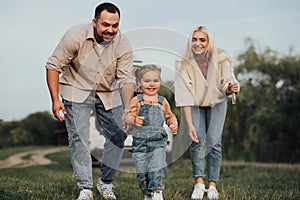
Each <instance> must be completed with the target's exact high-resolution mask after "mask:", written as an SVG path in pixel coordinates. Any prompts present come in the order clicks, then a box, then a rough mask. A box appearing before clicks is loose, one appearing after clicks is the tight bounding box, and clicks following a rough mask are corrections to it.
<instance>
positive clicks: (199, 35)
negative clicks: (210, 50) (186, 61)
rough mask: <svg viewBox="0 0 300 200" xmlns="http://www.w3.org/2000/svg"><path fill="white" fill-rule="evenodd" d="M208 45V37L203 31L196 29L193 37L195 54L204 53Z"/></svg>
mask: <svg viewBox="0 0 300 200" xmlns="http://www.w3.org/2000/svg"><path fill="white" fill-rule="evenodd" d="M207 47H208V37H207V34H206V33H203V32H202V31H195V32H194V34H193V37H192V51H193V53H194V54H196V55H197V54H202V53H204V52H205V50H206V49H207Z"/></svg>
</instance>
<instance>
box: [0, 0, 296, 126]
mask: <svg viewBox="0 0 300 200" xmlns="http://www.w3.org/2000/svg"><path fill="white" fill-rule="evenodd" d="M101 2H102V1H95V0H85V1H73V0H63V1H62V0H51V1H49V0H48V1H40V0H18V1H17V0H10V1H1V3H0V30H1V31H0V34H1V36H0V68H1V73H0V85H1V92H0V119H2V120H4V121H13V120H21V119H23V118H25V117H26V116H28V115H29V114H31V113H34V112H40V111H49V112H51V100H50V95H49V92H48V89H47V84H46V79H45V63H46V61H47V59H48V57H49V56H50V55H51V53H52V52H53V50H54V48H55V47H56V45H57V43H58V42H59V40H60V38H61V37H62V35H63V34H64V33H65V31H66V30H67V29H69V28H70V27H71V26H73V25H76V24H80V23H89V22H91V20H92V18H93V16H94V9H95V7H96V6H97V5H98V4H99V3H101ZM110 2H112V3H115V4H116V5H117V6H118V7H119V8H120V10H121V21H120V30H121V31H122V32H123V33H124V34H126V35H127V36H128V38H129V40H130V42H131V43H132V46H133V52H134V56H135V59H136V60H142V61H143V62H144V63H155V64H158V65H160V66H162V76H163V79H168V80H172V79H173V77H174V76H173V74H174V62H175V60H176V59H178V58H180V55H181V54H182V53H183V52H184V48H185V45H186V42H187V39H188V36H189V35H190V33H191V32H192V30H193V29H194V28H196V27H198V26H200V25H205V26H207V27H208V29H209V30H210V32H211V33H212V35H213V36H214V40H215V43H216V45H217V46H218V47H220V48H223V49H225V50H226V51H227V53H228V54H229V55H232V56H233V58H235V57H236V56H237V55H239V54H240V53H243V52H244V51H245V50H246V43H245V41H246V38H252V39H253V40H254V41H255V43H257V44H258V46H259V47H260V49H261V51H263V50H264V49H265V48H271V49H273V50H275V51H278V52H279V53H281V54H283V55H287V54H288V52H289V49H290V48H293V49H294V53H295V54H297V55H298V54H299V52H300V37H299V33H300V12H299V10H300V1H298V0H285V1H274V0H251V1H250V0H249V1H240V0H226V1H221V0H210V1H202V0H193V1H192V0H184V1H182V0H176V1H174V0H151V1H149V0H147V1H146V0H127V1H125V0H123V1H122V0H114V1H110Z"/></svg>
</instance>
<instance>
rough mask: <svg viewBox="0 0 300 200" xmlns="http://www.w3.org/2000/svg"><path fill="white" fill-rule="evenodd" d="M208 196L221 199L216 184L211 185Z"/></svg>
mask: <svg viewBox="0 0 300 200" xmlns="http://www.w3.org/2000/svg"><path fill="white" fill-rule="evenodd" d="M207 198H208V199H209V200H213V199H214V200H216V199H219V193H218V191H217V188H216V187H214V186H209V188H208V190H207Z"/></svg>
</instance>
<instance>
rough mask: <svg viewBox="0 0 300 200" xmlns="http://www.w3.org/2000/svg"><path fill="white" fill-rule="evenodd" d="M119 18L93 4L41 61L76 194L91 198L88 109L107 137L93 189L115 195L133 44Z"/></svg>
mask: <svg viewBox="0 0 300 200" xmlns="http://www.w3.org/2000/svg"><path fill="white" fill-rule="evenodd" d="M119 21H120V11H119V9H118V8H117V7H116V6H115V5H113V4H111V3H102V4H100V5H98V6H97V7H96V9H95V16H94V19H92V23H91V24H81V25H76V26H74V27H72V28H70V29H69V30H68V31H67V32H66V33H65V35H64V36H63V37H62V39H61V41H60V42H59V44H58V45H57V47H56V49H55V50H54V52H53V54H52V55H51V56H50V58H49V59H48V62H47V64H46V69H47V84H48V88H49V91H50V95H51V100H52V111H53V114H54V116H55V117H56V118H57V119H58V120H60V121H63V120H65V122H66V127H67V131H68V141H69V152H70V159H71V163H72V166H73V170H74V174H75V178H76V181H77V185H78V187H79V190H80V194H79V197H78V200H83V199H93V179H92V161H91V155H90V149H89V145H88V139H89V117H90V113H91V111H92V110H93V111H94V112H95V116H96V119H97V122H98V123H99V125H100V127H101V129H102V132H103V134H104V136H105V137H106V142H105V145H104V154H103V158H102V164H101V177H100V178H99V180H98V183H97V189H98V190H99V192H100V193H101V194H102V195H103V197H104V198H105V199H116V197H115V194H114V192H113V190H112V188H113V185H112V182H113V178H114V175H115V172H116V169H117V168H118V167H119V164H120V160H121V156H122V149H123V146H124V140H125V139H126V135H125V133H124V129H126V124H125V123H124V120H123V121H122V118H123V116H122V111H123V107H124V110H126V109H127V108H128V105H129V101H130V99H131V98H132V97H133V92H134V83H135V79H134V75H133V68H132V49H131V46H130V43H129V41H128V39H127V38H126V37H125V36H124V35H123V34H121V32H120V31H119ZM60 74H61V77H59V76H60ZM59 94H60V95H61V97H62V100H60V98H59ZM121 97H122V99H121ZM122 100H123V102H122ZM122 103H123V105H122Z"/></svg>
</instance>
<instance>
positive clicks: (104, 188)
mask: <svg viewBox="0 0 300 200" xmlns="http://www.w3.org/2000/svg"><path fill="white" fill-rule="evenodd" d="M113 187H114V185H113V184H112V183H109V184H106V183H103V181H102V180H101V178H99V180H98V183H97V189H98V191H99V192H100V194H101V195H102V196H103V197H104V198H105V199H111V200H115V199H117V198H116V196H115V194H114V192H113Z"/></svg>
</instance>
